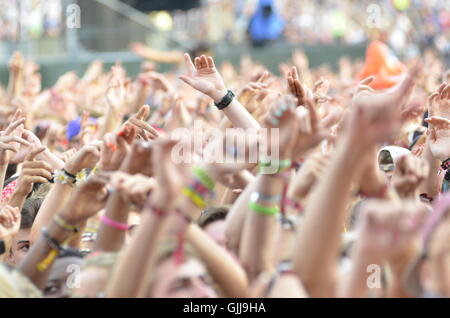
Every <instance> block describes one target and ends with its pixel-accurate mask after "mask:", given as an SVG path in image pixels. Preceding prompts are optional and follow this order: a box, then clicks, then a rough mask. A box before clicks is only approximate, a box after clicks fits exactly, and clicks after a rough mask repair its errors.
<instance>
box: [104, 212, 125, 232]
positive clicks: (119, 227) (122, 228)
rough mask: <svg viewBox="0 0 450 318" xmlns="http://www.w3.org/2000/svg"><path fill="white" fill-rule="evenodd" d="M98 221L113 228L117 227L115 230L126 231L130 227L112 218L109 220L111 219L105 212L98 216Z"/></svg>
mask: <svg viewBox="0 0 450 318" xmlns="http://www.w3.org/2000/svg"><path fill="white" fill-rule="evenodd" d="M100 221H101V222H102V223H103V224H106V225H108V226H110V227H113V228H115V229H117V230H120V231H128V229H129V228H130V227H129V226H128V224H125V223H120V222H116V221H114V220H111V219H110V218H109V217H107V216H106V215H105V214H104V215H102V216H101V217H100Z"/></svg>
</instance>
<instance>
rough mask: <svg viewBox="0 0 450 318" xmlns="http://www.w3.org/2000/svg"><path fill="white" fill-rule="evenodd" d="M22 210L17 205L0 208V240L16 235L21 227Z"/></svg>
mask: <svg viewBox="0 0 450 318" xmlns="http://www.w3.org/2000/svg"><path fill="white" fill-rule="evenodd" d="M20 219H21V215H20V210H19V208H17V207H12V206H10V205H8V204H7V205H5V206H3V207H2V208H1V210H0V240H4V239H6V238H8V237H11V236H14V235H15V234H16V233H17V232H18V231H19V228H20Z"/></svg>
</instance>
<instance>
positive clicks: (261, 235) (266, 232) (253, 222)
mask: <svg viewBox="0 0 450 318" xmlns="http://www.w3.org/2000/svg"><path fill="white" fill-rule="evenodd" d="M255 183H256V186H255V191H254V192H256V193H258V194H261V195H263V196H264V197H276V196H280V197H281V193H282V190H283V185H284V181H283V179H282V178H281V177H280V175H268V174H261V175H259V176H258V177H257V178H256V181H255ZM258 204H261V205H262V203H259V202H258ZM245 210H246V212H245V213H246V214H247V217H246V220H245V224H244V231H243V233H242V241H241V247H240V249H239V258H240V259H241V262H242V264H243V266H244V268H245V269H246V271H247V274H248V276H249V279H250V281H253V280H254V279H256V278H257V277H258V275H259V274H260V273H261V272H263V271H269V272H270V271H271V269H272V268H273V266H274V264H273V263H272V246H273V235H274V230H275V228H276V225H277V220H276V215H275V214H272V215H268V214H263V213H260V212H256V211H251V210H250V209H249V208H248V202H247V206H246V207H245Z"/></svg>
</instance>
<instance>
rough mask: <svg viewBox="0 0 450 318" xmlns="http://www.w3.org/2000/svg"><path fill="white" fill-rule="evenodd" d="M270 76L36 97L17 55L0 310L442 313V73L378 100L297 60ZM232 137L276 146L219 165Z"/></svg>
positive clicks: (158, 78) (246, 65)
mask: <svg viewBox="0 0 450 318" xmlns="http://www.w3.org/2000/svg"><path fill="white" fill-rule="evenodd" d="M280 70H281V75H279V76H278V75H276V74H272V73H270V72H268V71H267V70H266V69H265V67H264V66H263V65H260V64H258V63H256V62H255V61H252V60H251V59H250V58H243V59H242V61H241V64H240V66H239V67H235V66H233V65H231V64H230V63H226V62H225V63H223V64H222V65H220V67H219V66H216V65H215V64H214V59H213V58H212V57H211V56H209V55H205V54H202V53H199V54H198V55H195V56H192V57H191V56H190V55H189V54H187V53H186V54H185V55H184V64H183V65H182V64H180V65H179V67H178V68H177V69H176V70H174V71H171V72H169V73H164V74H162V73H159V72H158V71H157V69H156V67H155V64H153V63H149V62H148V61H146V62H144V63H143V64H142V71H141V73H140V74H139V75H138V76H137V77H136V78H130V77H128V76H127V72H126V70H125V68H124V67H123V66H122V65H121V64H120V63H116V65H114V66H113V67H112V68H111V69H105V67H104V65H103V64H102V62H101V61H93V62H92V63H91V64H90V65H89V67H88V68H87V70H86V72H85V73H84V74H83V75H82V76H80V77H79V76H78V75H77V74H76V73H75V72H68V73H65V74H62V75H61V76H60V78H59V79H58V81H57V82H56V83H55V84H54V85H53V86H52V87H51V88H49V89H43V88H42V87H41V75H40V73H39V65H37V64H36V63H35V62H34V61H33V60H31V59H26V58H24V56H23V55H22V54H21V53H20V52H16V53H14V55H13V56H12V57H11V60H10V62H9V71H10V74H9V75H10V77H9V82H8V84H7V85H6V86H5V87H2V88H1V90H0V118H1V122H0V126H1V127H0V129H1V132H0V173H1V176H0V180H1V187H0V188H1V189H2V195H1V210H0V239H1V241H0V245H1V246H0V247H1V250H2V252H3V253H2V255H1V258H2V259H1V262H2V264H0V296H1V297H92V298H95V297H162V298H165V297H169V298H172V297H181V298H208V297H275V298H276V297H295V298H300V297H450V244H449V242H450V214H449V213H448V212H449V211H450V197H449V194H447V193H446V192H447V190H448V188H449V182H450V181H449V180H450V177H448V175H449V173H450V172H449V171H450V170H448V169H449V167H450V84H448V83H450V72H449V71H446V70H445V66H444V64H443V63H442V61H441V60H440V59H439V57H438V56H437V55H436V54H435V53H433V52H432V51H428V52H425V53H424V54H423V55H422V56H421V57H420V59H419V60H417V59H416V60H409V61H406V62H405V66H404V67H403V68H401V70H400V71H401V72H400V73H398V74H397V73H396V74H395V80H393V81H392V82H389V83H388V84H386V86H387V87H382V88H380V87H375V86H373V85H372V84H373V83H376V82H377V80H378V78H377V76H378V74H377V75H375V76H370V75H369V76H368V77H365V78H360V76H361V74H363V73H364V72H363V65H360V64H355V63H352V62H351V61H349V60H342V61H341V62H340V69H339V71H338V72H333V71H331V70H330V69H327V68H323V67H322V68H319V69H310V68H309V66H308V58H307V56H306V55H305V54H304V53H303V52H302V51H296V52H294V54H293V56H292V60H291V61H286V63H285V64H283V65H282V66H281V67H280ZM383 72H384V73H385V71H383ZM384 73H383V74H384ZM357 78H359V79H358V80H356V79H357ZM391 79H392V78H391ZM232 128H233V129H239V130H238V131H239V134H241V137H246V134H250V132H255V131H256V132H257V133H261V134H262V132H267V131H269V132H270V134H271V138H266V139H264V138H257V139H256V140H252V141H249V142H244V143H240V144H237V143H231V146H230V144H228V143H227V144H226V145H227V146H225V141H227V140H226V137H227V134H226V133H225V132H227V131H229V130H230V129H232ZM180 132H182V133H181V134H180ZM217 132H223V134H218V133H217ZM188 135H189V136H193V138H194V139H195V138H200V140H196V144H195V145H193V144H191V143H189V142H190V141H192V139H190V138H184V137H186V136H188ZM198 136H201V137H198ZM244 139H245V138H244ZM180 146H182V147H180ZM180 149H182V151H181V152H182V153H181V157H182V158H183V160H175V158H176V157H177V156H176V155H177V154H178V155H180ZM252 149H258V151H257V152H256V160H250V159H249V157H250V153H251V152H252ZM262 150H264V151H262ZM217 152H220V153H222V156H221V157H220V160H218V159H217V158H218V157H214V158H213V159H217V160H210V159H211V157H209V155H211V154H213V153H217ZM241 155H243V158H244V159H245V160H237V159H238V157H239V158H240V156H241ZM253 155H255V153H253ZM178 157H179V156H178ZM178 159H179V158H178Z"/></svg>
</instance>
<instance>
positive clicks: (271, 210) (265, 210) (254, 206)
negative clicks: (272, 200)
mask: <svg viewBox="0 0 450 318" xmlns="http://www.w3.org/2000/svg"><path fill="white" fill-rule="evenodd" d="M248 207H249V208H250V209H251V210H252V211H254V212H258V213H261V214H265V215H275V214H277V213H278V212H279V211H280V209H279V208H278V206H273V207H268V206H264V205H261V204H258V203H256V202H249V204H248Z"/></svg>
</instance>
